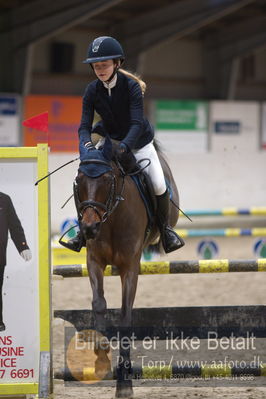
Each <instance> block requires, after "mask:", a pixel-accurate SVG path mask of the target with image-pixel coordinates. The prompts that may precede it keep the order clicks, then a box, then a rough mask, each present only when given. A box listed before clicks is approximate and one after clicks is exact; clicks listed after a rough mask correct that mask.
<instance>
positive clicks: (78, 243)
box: [59, 182, 86, 252]
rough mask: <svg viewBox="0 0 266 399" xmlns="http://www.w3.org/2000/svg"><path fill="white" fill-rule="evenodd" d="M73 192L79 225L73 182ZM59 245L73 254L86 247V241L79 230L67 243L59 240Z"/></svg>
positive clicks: (77, 205) (75, 189)
mask: <svg viewBox="0 0 266 399" xmlns="http://www.w3.org/2000/svg"><path fill="white" fill-rule="evenodd" d="M73 192H74V200H75V205H76V209H77V213H78V221H79V223H80V215H79V198H78V193H77V186H76V183H75V182H74V185H73ZM59 243H60V244H61V245H63V247H66V248H68V249H71V250H72V251H75V252H80V250H81V248H82V247H86V240H85V238H84V237H83V234H82V233H81V230H79V232H78V234H77V235H76V237H74V238H71V240H69V241H68V242H65V241H62V240H59Z"/></svg>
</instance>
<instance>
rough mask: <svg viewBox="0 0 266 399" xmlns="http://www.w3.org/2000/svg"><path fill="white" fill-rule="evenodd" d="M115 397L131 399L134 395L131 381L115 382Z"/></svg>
mask: <svg viewBox="0 0 266 399" xmlns="http://www.w3.org/2000/svg"><path fill="white" fill-rule="evenodd" d="M115 397H116V398H127V399H130V398H133V397H134V393H133V388H132V381H131V380H129V381H117V383H116V392H115Z"/></svg>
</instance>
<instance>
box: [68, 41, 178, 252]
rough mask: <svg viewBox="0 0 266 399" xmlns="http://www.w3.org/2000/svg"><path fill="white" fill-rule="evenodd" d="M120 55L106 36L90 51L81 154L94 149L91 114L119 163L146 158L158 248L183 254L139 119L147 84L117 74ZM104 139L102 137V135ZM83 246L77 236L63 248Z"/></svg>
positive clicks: (148, 130)
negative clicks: (114, 143)
mask: <svg viewBox="0 0 266 399" xmlns="http://www.w3.org/2000/svg"><path fill="white" fill-rule="evenodd" d="M124 58H125V57H124V52H123V49H122V47H121V45H120V43H119V42H118V41H117V40H116V39H114V38H112V37H109V36H102V37H98V38H96V39H95V40H93V42H92V43H91V44H90V45H89V48H88V57H87V59H86V60H85V61H83V62H84V63H85V64H91V67H92V69H93V71H94V73H95V75H96V77H97V79H96V80H94V81H93V82H92V83H90V84H89V85H88V86H87V88H86V90H85V94H84V96H83V108H82V118H81V124H80V127H79V131H78V132H79V149H80V153H81V154H83V155H84V153H86V152H87V151H90V149H94V145H93V143H92V141H91V133H92V132H93V131H97V129H95V130H93V128H92V123H93V119H94V110H95V111H97V113H98V114H99V115H100V117H101V119H102V120H101V123H100V124H99V123H98V124H97V126H98V128H99V127H100V128H101V127H102V129H101V130H103V131H105V132H108V134H109V136H110V137H111V138H112V139H115V140H118V141H119V145H118V149H117V154H116V155H117V157H118V159H121V160H122V159H125V157H127V156H129V157H130V156H131V157H132V153H133V154H134V156H135V158H136V159H137V160H140V159H142V158H149V159H150V161H151V163H150V165H149V166H148V167H147V168H146V172H147V173H148V175H149V176H150V179H151V181H152V183H153V187H154V191H155V195H156V199H157V222H158V227H159V229H160V233H161V239H162V244H163V247H164V250H165V252H166V253H168V252H171V251H174V250H176V249H179V248H181V247H182V246H183V245H184V241H183V240H182V238H181V237H179V236H178V235H177V234H176V232H175V231H174V230H173V229H172V228H171V227H170V226H169V224H168V216H169V192H168V189H167V187H166V183H165V179H164V174H163V170H162V167H161V164H160V161H159V158H158V155H157V152H156V150H155V148H154V145H153V138H154V131H153V128H152V127H151V125H150V123H149V121H148V120H147V119H146V118H145V117H144V116H143V94H144V91H145V88H146V85H145V83H144V82H143V81H142V80H141V79H140V78H138V77H137V76H135V75H133V74H131V73H129V72H127V71H125V70H123V69H121V65H122V63H123V61H124ZM101 133H102V134H104V132H102V131H101ZM83 244H84V239H83V237H82V234H81V233H78V235H77V236H76V237H75V238H73V239H71V240H69V241H68V242H67V243H65V246H66V247H67V248H69V249H72V250H74V251H80V249H81V247H82V246H83Z"/></svg>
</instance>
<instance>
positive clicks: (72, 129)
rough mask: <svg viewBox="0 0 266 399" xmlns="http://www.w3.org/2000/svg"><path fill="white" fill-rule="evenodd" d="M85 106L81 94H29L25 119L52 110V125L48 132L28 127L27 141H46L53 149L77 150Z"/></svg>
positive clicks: (25, 137) (27, 143)
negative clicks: (82, 110) (82, 112)
mask: <svg viewBox="0 0 266 399" xmlns="http://www.w3.org/2000/svg"><path fill="white" fill-rule="evenodd" d="M81 107H82V97H79V96H39V95H30V96H26V97H25V104H24V116H23V119H29V118H31V117H32V116H33V115H37V114H41V113H43V112H48V114H49V128H48V132H47V133H45V132H40V131H37V130H36V129H31V128H28V127H25V128H24V145H25V146H35V145H36V144H38V143H43V142H46V143H48V145H49V147H50V150H51V151H52V152H77V151H78V128H79V124H80V118H81Z"/></svg>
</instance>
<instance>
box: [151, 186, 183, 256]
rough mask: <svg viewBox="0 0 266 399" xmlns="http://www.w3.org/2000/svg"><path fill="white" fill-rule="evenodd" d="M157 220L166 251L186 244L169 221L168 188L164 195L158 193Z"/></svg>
mask: <svg viewBox="0 0 266 399" xmlns="http://www.w3.org/2000/svg"><path fill="white" fill-rule="evenodd" d="M156 199H157V221H158V227H159V230H160V233H161V240H162V244H163V248H164V251H165V252H166V253H169V252H172V251H175V250H177V249H179V248H182V247H183V246H184V245H185V242H184V240H183V239H182V238H181V237H180V236H179V235H178V234H177V233H176V232H175V231H174V230H173V229H172V227H171V226H170V225H169V223H168V217H169V202H170V199H169V192H168V189H167V190H166V191H165V193H164V194H162V195H156Z"/></svg>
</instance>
